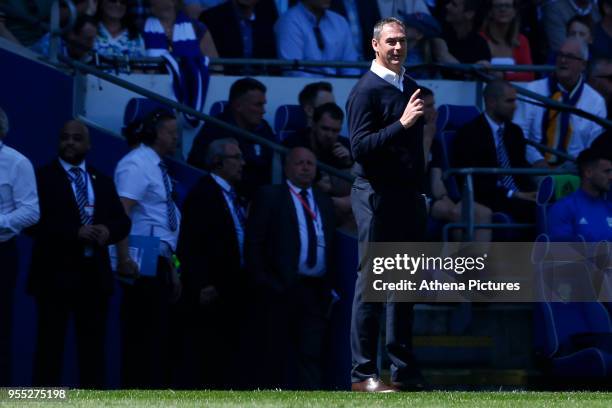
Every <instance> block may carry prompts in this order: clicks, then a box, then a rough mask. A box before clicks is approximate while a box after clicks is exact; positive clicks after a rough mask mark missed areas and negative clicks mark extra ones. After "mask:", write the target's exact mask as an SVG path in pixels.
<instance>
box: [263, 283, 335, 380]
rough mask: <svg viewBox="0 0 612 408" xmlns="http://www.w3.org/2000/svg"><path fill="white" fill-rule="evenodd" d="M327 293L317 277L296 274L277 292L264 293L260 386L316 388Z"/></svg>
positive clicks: (326, 328)
mask: <svg viewBox="0 0 612 408" xmlns="http://www.w3.org/2000/svg"><path fill="white" fill-rule="evenodd" d="M331 300H332V298H331V293H330V289H329V287H328V286H327V285H325V284H324V282H323V279H321V278H308V277H303V278H299V280H298V282H297V283H296V284H295V286H294V287H292V288H289V289H288V290H287V292H286V293H284V294H283V295H281V296H278V295H276V296H266V299H265V300H264V302H265V314H264V315H263V317H264V319H265V323H264V324H265V326H264V327H265V332H266V333H265V335H266V344H265V348H264V350H263V355H264V356H265V360H264V362H263V364H262V368H263V372H264V373H266V374H265V379H264V383H263V384H262V385H261V386H262V387H263V388H282V389H300V390H318V389H321V388H322V387H323V356H324V349H325V347H324V346H325V340H326V339H327V335H328V332H329V317H330V316H329V312H330V305H331Z"/></svg>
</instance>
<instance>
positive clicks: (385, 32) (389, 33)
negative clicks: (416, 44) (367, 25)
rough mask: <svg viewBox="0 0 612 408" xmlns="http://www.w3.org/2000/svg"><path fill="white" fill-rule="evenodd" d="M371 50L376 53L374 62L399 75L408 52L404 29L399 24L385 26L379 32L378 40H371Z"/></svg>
mask: <svg viewBox="0 0 612 408" xmlns="http://www.w3.org/2000/svg"><path fill="white" fill-rule="evenodd" d="M372 48H374V51H375V52H376V62H378V63H379V64H380V65H382V66H383V67H385V68H387V69H390V70H391V71H393V72H396V73H399V72H400V71H401V69H402V66H403V65H404V61H406V54H407V52H408V49H407V47H406V33H405V32H404V29H403V28H402V26H400V25H399V24H395V23H390V24H385V25H384V26H383V29H382V31H381V32H380V38H379V39H378V40H377V39H376V38H373V39H372Z"/></svg>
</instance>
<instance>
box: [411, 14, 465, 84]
mask: <svg viewBox="0 0 612 408" xmlns="http://www.w3.org/2000/svg"><path fill="white" fill-rule="evenodd" d="M403 20H404V24H405V26H406V48H407V51H408V55H407V57H406V63H408V64H430V63H433V62H456V61H454V59H453V60H452V61H448V60H446V59H445V56H443V55H440V54H439V53H438V52H437V51H438V50H437V48H436V47H435V41H436V40H439V37H440V34H441V28H440V24H438V22H437V21H436V19H435V18H433V17H432V16H430V15H429V14H425V13H412V14H408V15H404V16H403ZM436 74H437V72H435V71H429V72H425V71H424V70H422V69H419V70H413V71H412V72H411V74H410V75H411V76H412V77H413V78H431V77H435V76H436Z"/></svg>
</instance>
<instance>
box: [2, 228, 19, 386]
mask: <svg viewBox="0 0 612 408" xmlns="http://www.w3.org/2000/svg"><path fill="white" fill-rule="evenodd" d="M17 267H18V255H17V244H16V241H15V239H11V240H9V241H6V242H0V268H1V269H0V387H3V386H8V385H10V378H11V331H12V330H11V329H12V325H13V301H14V292H15V282H16V280H17Z"/></svg>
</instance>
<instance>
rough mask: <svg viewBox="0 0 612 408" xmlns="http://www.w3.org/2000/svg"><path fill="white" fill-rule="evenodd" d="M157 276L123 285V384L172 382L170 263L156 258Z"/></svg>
mask: <svg viewBox="0 0 612 408" xmlns="http://www.w3.org/2000/svg"><path fill="white" fill-rule="evenodd" d="M157 273H158V276H157V278H147V277H141V278H139V279H137V280H136V282H135V283H134V284H133V285H127V284H126V285H123V286H122V288H123V298H122V302H121V384H122V387H123V388H128V389H133V388H149V389H162V388H168V387H169V386H170V383H171V377H172V375H171V361H172V360H171V356H172V355H174V354H173V353H174V352H175V350H172V349H171V346H172V345H171V335H170V329H171V326H170V311H171V309H170V304H169V302H168V297H169V283H168V277H169V274H170V266H169V265H168V262H167V260H165V259H164V258H159V261H158V264H157Z"/></svg>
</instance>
